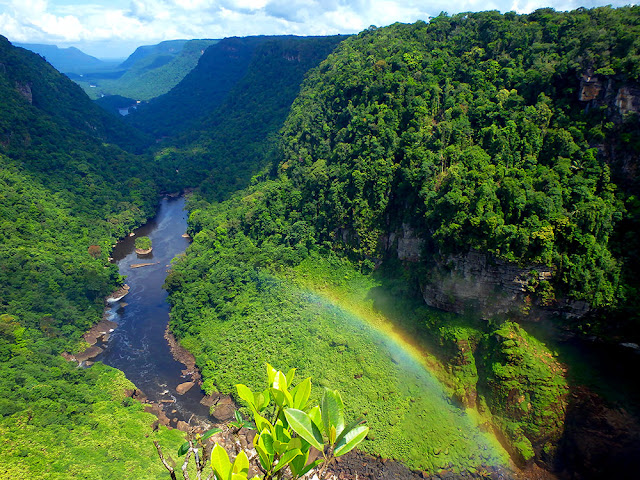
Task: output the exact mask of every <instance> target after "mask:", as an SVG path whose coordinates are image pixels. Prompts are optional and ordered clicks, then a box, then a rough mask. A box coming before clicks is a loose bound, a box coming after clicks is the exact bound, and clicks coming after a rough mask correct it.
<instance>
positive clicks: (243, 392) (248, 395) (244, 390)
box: [236, 383, 258, 412]
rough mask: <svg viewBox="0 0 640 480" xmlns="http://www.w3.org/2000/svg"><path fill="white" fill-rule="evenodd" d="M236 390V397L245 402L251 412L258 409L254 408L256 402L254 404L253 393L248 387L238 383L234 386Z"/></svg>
mask: <svg viewBox="0 0 640 480" xmlns="http://www.w3.org/2000/svg"><path fill="white" fill-rule="evenodd" d="M236 390H238V396H239V397H240V398H241V399H242V400H244V401H245V402H247V404H248V405H249V407H250V408H251V410H252V411H253V412H255V411H256V410H258V408H257V406H256V402H255V395H254V394H253V392H252V391H251V389H250V388H249V387H247V386H246V385H243V384H241V383H239V384H237V385H236Z"/></svg>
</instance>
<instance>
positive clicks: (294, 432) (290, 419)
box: [154, 364, 369, 480]
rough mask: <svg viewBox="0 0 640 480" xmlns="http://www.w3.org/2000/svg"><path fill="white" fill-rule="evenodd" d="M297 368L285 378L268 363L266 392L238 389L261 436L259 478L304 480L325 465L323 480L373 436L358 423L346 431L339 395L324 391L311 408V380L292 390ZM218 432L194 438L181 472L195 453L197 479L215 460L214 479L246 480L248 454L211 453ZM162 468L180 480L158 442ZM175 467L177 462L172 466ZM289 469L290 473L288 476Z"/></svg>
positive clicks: (187, 446)
mask: <svg viewBox="0 0 640 480" xmlns="http://www.w3.org/2000/svg"><path fill="white" fill-rule="evenodd" d="M294 376H295V368H292V369H291V370H289V372H288V373H287V374H284V373H283V372H282V371H280V370H276V369H275V368H273V367H272V366H271V365H269V364H267V377H268V384H267V388H266V389H265V390H263V391H262V392H253V391H252V390H251V389H250V388H249V387H247V386H246V385H242V384H238V385H236V389H237V391H238V395H239V396H240V398H241V399H242V400H244V402H245V403H246V404H247V405H248V407H249V408H250V409H251V412H252V413H253V418H254V421H255V425H256V428H257V430H258V432H259V433H258V435H256V436H255V438H254V441H253V445H254V447H255V449H256V451H257V453H258V464H257V467H258V468H259V469H260V470H261V471H262V474H263V475H262V476H256V477H253V478H254V479H256V478H257V479H262V480H271V479H281V478H283V477H284V476H285V474H286V477H287V478H293V479H296V478H300V477H302V476H303V475H305V474H307V473H308V472H310V471H311V470H313V469H314V468H316V467H318V466H321V468H320V471H319V477H320V478H323V476H324V473H325V471H326V469H327V467H328V466H329V465H330V464H331V462H332V461H333V460H334V459H335V458H336V457H340V456H342V455H344V454H346V453H348V452H350V451H351V450H353V449H354V448H355V447H356V446H357V445H358V444H359V443H360V442H362V440H364V438H365V437H366V436H367V433H368V432H369V427H367V426H365V425H363V420H362V419H358V420H356V421H354V422H352V423H350V424H349V425H346V426H345V416H344V404H343V402H342V398H341V396H340V393H338V391H336V390H329V389H325V392H324V395H323V396H322V401H321V404H320V405H314V406H312V407H311V406H310V405H309V396H310V395H311V378H306V379H304V380H303V381H302V382H300V383H298V384H297V385H296V386H295V387H293V386H292V383H293V379H294ZM230 424H231V425H233V426H234V427H235V428H236V429H238V430H239V429H240V428H242V427H243V426H246V425H247V422H246V421H245V420H243V419H242V417H241V416H240V414H236V422H230ZM220 431H221V430H220V429H218V428H215V429H213V430H209V431H208V432H206V433H205V434H203V435H195V436H194V435H193V434H189V437H188V439H187V441H186V442H185V443H183V444H182V446H181V447H180V449H179V450H178V456H182V455H185V454H186V457H185V460H184V464H183V466H182V471H183V473H184V478H185V479H188V478H189V477H188V474H187V473H186V472H187V465H188V463H189V460H190V456H191V454H193V456H194V458H195V463H196V471H197V474H198V478H201V473H202V472H203V470H204V468H205V465H206V464H207V462H208V461H209V459H210V460H211V469H212V471H213V473H212V475H209V478H212V476H213V477H214V478H216V479H217V480H246V479H247V478H248V474H249V466H250V460H249V457H248V456H247V454H246V453H245V452H244V451H240V453H239V454H238V455H237V456H236V458H235V460H234V461H233V462H231V459H230V458H229V455H228V453H227V451H226V450H225V449H224V448H223V447H221V446H220V445H219V444H217V443H216V444H215V445H214V446H213V448H211V444H210V443H208V442H206V440H207V439H208V438H209V437H211V436H212V435H214V434H215V433H218V432H220ZM154 444H155V446H156V449H157V450H158V455H159V456H160V459H161V460H162V463H163V464H164V466H165V467H166V468H167V470H168V471H169V473H170V475H171V478H172V479H174V480H175V478H176V476H175V471H174V466H172V465H170V464H169V463H168V462H167V461H166V460H165V459H164V456H163V454H162V450H161V448H160V446H159V444H158V442H154ZM312 448H315V449H316V450H318V452H319V454H320V455H321V457H320V458H317V459H316V460H313V461H311V462H309V457H310V454H311V452H312ZM171 462H172V463H174V465H175V462H173V461H171ZM287 467H288V473H286V472H287Z"/></svg>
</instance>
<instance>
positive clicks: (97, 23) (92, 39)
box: [0, 0, 629, 56]
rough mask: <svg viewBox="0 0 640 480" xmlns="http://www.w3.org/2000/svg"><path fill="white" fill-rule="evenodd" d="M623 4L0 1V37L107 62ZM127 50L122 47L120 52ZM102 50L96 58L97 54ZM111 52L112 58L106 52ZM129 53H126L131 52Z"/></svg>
mask: <svg viewBox="0 0 640 480" xmlns="http://www.w3.org/2000/svg"><path fill="white" fill-rule="evenodd" d="M610 3H611V4H613V5H614V6H616V5H618V6H620V5H625V4H628V3H629V2H628V1H626V0H612V1H608V0H586V3H585V1H584V0H461V1H459V2H456V3H455V4H452V3H451V2H450V0H431V1H430V2H426V1H424V0H110V1H109V2H108V3H97V2H96V1H95V0H93V3H92V2H91V0H88V1H87V2H86V3H84V0H0V34H2V35H5V36H7V37H8V38H9V39H10V40H13V41H17V42H26V43H54V44H58V45H60V46H68V45H70V44H75V45H76V46H78V47H79V48H81V49H83V50H85V51H87V53H90V54H93V55H98V56H111V55H110V53H111V54H113V53H115V50H114V49H116V48H118V47H119V46H120V49H121V51H120V52H118V53H117V54H118V55H123V54H125V52H124V51H122V48H126V49H128V51H129V52H130V51H131V50H132V49H133V46H135V45H143V44H147V45H148V44H152V43H157V42H159V41H162V40H169V39H174V38H222V37H226V36H234V35H236V36H245V35H260V34H267V35H269V34H272V35H278V34H298V35H327V34H337V33H356V32H358V31H360V30H362V29H364V28H366V27H368V26H369V25H377V26H384V25H388V24H391V23H394V22H413V21H416V20H419V19H423V20H427V19H428V18H429V17H431V16H433V15H437V14H438V13H440V12H441V11H446V12H448V13H450V14H453V13H457V12H463V11H480V10H492V9H493V10H500V11H503V12H506V11H509V10H513V11H517V12H519V13H525V12H530V11H532V10H535V9H536V8H540V7H543V6H548V5H552V6H553V7H554V8H556V9H557V10H569V9H573V8H577V7H579V6H586V7H593V6H596V5H599V4H602V5H605V4H610ZM125 45H126V47H124V46H125ZM97 48H101V49H102V51H98V50H96V49H97ZM105 48H108V49H111V52H109V51H105V50H104V49H105ZM129 52H127V53H129Z"/></svg>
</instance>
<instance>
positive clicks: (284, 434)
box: [275, 421, 291, 443]
mask: <svg viewBox="0 0 640 480" xmlns="http://www.w3.org/2000/svg"><path fill="white" fill-rule="evenodd" d="M275 433H276V434H275V438H276V439H277V440H279V441H281V442H283V443H289V440H291V434H290V433H289V431H288V430H287V429H286V428H284V426H283V425H282V422H280V421H278V423H277V424H276V427H275Z"/></svg>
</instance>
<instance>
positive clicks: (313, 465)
mask: <svg viewBox="0 0 640 480" xmlns="http://www.w3.org/2000/svg"><path fill="white" fill-rule="evenodd" d="M323 461H324V458H319V459H317V460H316V461H314V462H311V463H310V464H309V465H307V466H306V467H304V468H303V469H302V470H300V471H299V472H298V476H299V477H301V476H303V475H305V474H307V473H309V472H310V471H311V470H313V469H314V468H316V467H317V466H318V465H320V464H321V463H322V462H323Z"/></svg>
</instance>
